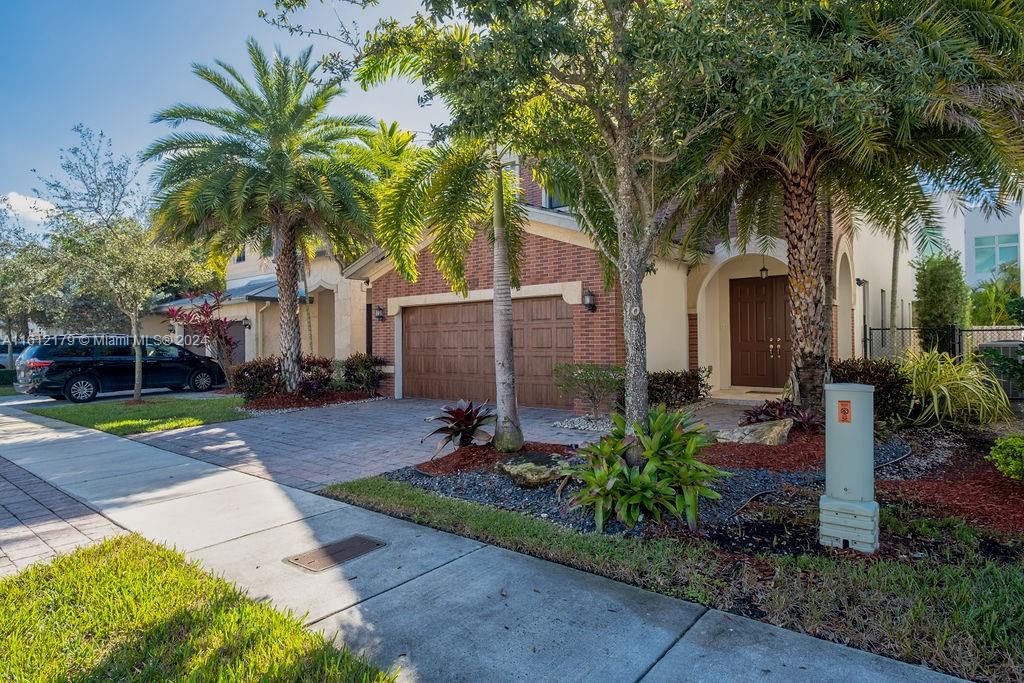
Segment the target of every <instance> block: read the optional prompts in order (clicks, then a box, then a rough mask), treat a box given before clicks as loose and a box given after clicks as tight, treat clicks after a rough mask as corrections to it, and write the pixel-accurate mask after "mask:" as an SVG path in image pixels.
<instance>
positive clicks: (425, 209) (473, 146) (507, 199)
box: [377, 138, 526, 452]
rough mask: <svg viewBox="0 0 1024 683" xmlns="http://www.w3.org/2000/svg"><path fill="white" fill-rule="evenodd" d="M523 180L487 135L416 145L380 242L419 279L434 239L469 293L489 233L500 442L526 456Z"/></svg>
mask: <svg viewBox="0 0 1024 683" xmlns="http://www.w3.org/2000/svg"><path fill="white" fill-rule="evenodd" d="M517 195H518V187H517V184H516V180H515V176H514V174H513V173H511V172H510V171H509V169H507V168H505V167H504V165H503V164H502V161H501V152H500V150H498V149H497V148H496V147H495V146H493V145H492V144H491V143H489V142H487V141H486V140H481V139H479V138H457V139H455V140H452V141H450V142H447V143H442V144H438V145H436V146H434V147H432V148H413V150H411V151H410V152H409V153H407V155H406V159H405V161H404V163H403V164H402V165H401V166H399V167H398V168H397V169H395V170H394V171H393V174H392V175H391V177H390V178H388V179H387V180H386V181H385V182H383V183H382V185H381V191H380V194H379V202H380V207H379V213H378V220H377V238H378V241H379V243H380V246H381V248H382V249H383V250H384V251H385V253H387V254H388V256H389V257H390V258H391V259H392V260H393V261H394V263H395V265H396V268H397V269H398V271H399V272H400V273H402V274H404V275H405V276H406V277H408V278H410V279H413V280H414V279H415V278H416V276H417V270H416V249H417V247H418V245H419V244H420V243H421V242H422V241H423V239H424V238H426V237H427V236H430V237H433V238H434V239H433V241H432V242H431V243H430V247H429V249H430V251H431V253H432V254H433V256H434V262H435V264H436V266H437V268H438V270H439V271H440V272H441V274H442V275H443V276H444V278H445V279H446V280H448V282H449V283H451V286H452V290H453V291H456V292H460V293H462V294H466V293H467V292H468V288H469V284H468V282H467V281H466V273H465V260H466V255H467V253H468V251H469V247H470V245H471V244H472V242H473V240H474V239H476V238H477V236H478V235H479V234H480V232H481V231H485V232H486V234H487V237H488V239H490V241H491V244H492V249H493V256H494V258H493V269H494V299H493V306H494V315H493V319H494V378H495V384H496V394H495V396H496V401H495V404H496V405H495V407H496V410H497V424H496V426H495V431H494V445H495V448H497V449H498V450H500V451H505V452H512V451H518V450H519V449H520V448H522V445H523V431H522V427H521V426H520V422H519V409H518V406H517V402H516V378H515V362H514V355H513V345H512V327H513V323H512V287H518V286H519V260H520V254H521V251H522V241H523V234H524V227H525V224H526V214H525V212H524V211H523V208H522V206H521V205H520V204H519V202H518V201H517Z"/></svg>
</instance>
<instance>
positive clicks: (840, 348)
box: [833, 240, 857, 359]
mask: <svg viewBox="0 0 1024 683" xmlns="http://www.w3.org/2000/svg"><path fill="white" fill-rule="evenodd" d="M833 282H834V283H835V302H834V303H835V306H836V329H835V330H834V331H833V332H834V334H835V336H836V352H837V356H838V357H839V358H840V359H846V358H853V357H854V356H856V355H857V353H856V351H857V350H856V346H855V343H856V337H857V335H856V332H855V328H856V320H855V317H856V305H857V287H856V283H855V282H854V276H853V257H852V255H851V254H850V245H849V241H848V240H843V241H842V242H841V243H840V245H839V250H838V253H837V254H836V273H835V279H834V280H833Z"/></svg>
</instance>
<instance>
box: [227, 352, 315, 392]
mask: <svg viewBox="0 0 1024 683" xmlns="http://www.w3.org/2000/svg"><path fill="white" fill-rule="evenodd" d="M231 379H232V388H233V389H234V390H235V391H237V392H238V393H240V394H241V395H242V397H243V398H244V399H245V400H246V401H253V400H255V399H257V398H263V397H264V396H272V395H274V394H282V393H284V381H283V380H282V378H281V359H280V358H278V357H277V356H266V357H263V358H256V359H254V360H250V361H246V362H244V363H239V364H238V365H236V366H235V367H234V370H233V372H232V377H231ZM332 379H333V372H332V367H331V359H330V358H325V357H323V356H302V378H301V380H300V381H299V386H298V388H297V390H296V392H295V393H297V394H299V395H300V396H305V397H307V398H314V397H316V396H319V395H321V394H323V393H324V392H325V391H327V390H328V389H330V387H331V381H332Z"/></svg>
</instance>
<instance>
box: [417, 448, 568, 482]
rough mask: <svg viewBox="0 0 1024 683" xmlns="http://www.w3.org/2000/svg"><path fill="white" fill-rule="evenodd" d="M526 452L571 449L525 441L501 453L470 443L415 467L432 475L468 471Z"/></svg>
mask: <svg viewBox="0 0 1024 683" xmlns="http://www.w3.org/2000/svg"><path fill="white" fill-rule="evenodd" d="M526 453H560V454H562V455H571V454H572V449H571V448H569V447H568V446H564V445H562V444H556V443H537V442H535V441H527V442H526V443H524V444H523V449H522V450H521V451H519V452H518V453H501V452H499V451H496V450H494V447H493V446H492V445H490V444H485V445H480V444H472V445H470V446H463V447H462V448H457V449H455V450H454V451H452V452H451V453H449V454H448V455H445V456H442V457H440V458H435V459H433V460H429V461H427V462H424V463H421V464H419V465H417V468H416V469H418V470H419V471H420V472H423V473H424V474H430V475H432V476H437V475H440V474H451V473H453V472H469V471H471V470H482V469H487V468H488V467H491V466H493V465H495V464H497V463H499V462H502V461H504V460H508V459H509V458H512V457H516V456H520V455H524V454H526Z"/></svg>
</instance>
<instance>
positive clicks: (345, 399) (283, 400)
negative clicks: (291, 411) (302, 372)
mask: <svg viewBox="0 0 1024 683" xmlns="http://www.w3.org/2000/svg"><path fill="white" fill-rule="evenodd" d="M366 398H367V396H366V392H365V391H328V392H326V393H323V394H320V395H319V396H316V397H314V398H307V397H305V396H299V395H298V394H274V395H273V396H263V397H262V398H257V399H254V400H252V401H249V402H248V403H246V404H245V405H244V406H243V407H244V408H248V409H250V410H280V409H283V408H318V407H320V406H329V405H333V404H335V403H350V402H352V401H363V400H365V399H366Z"/></svg>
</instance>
